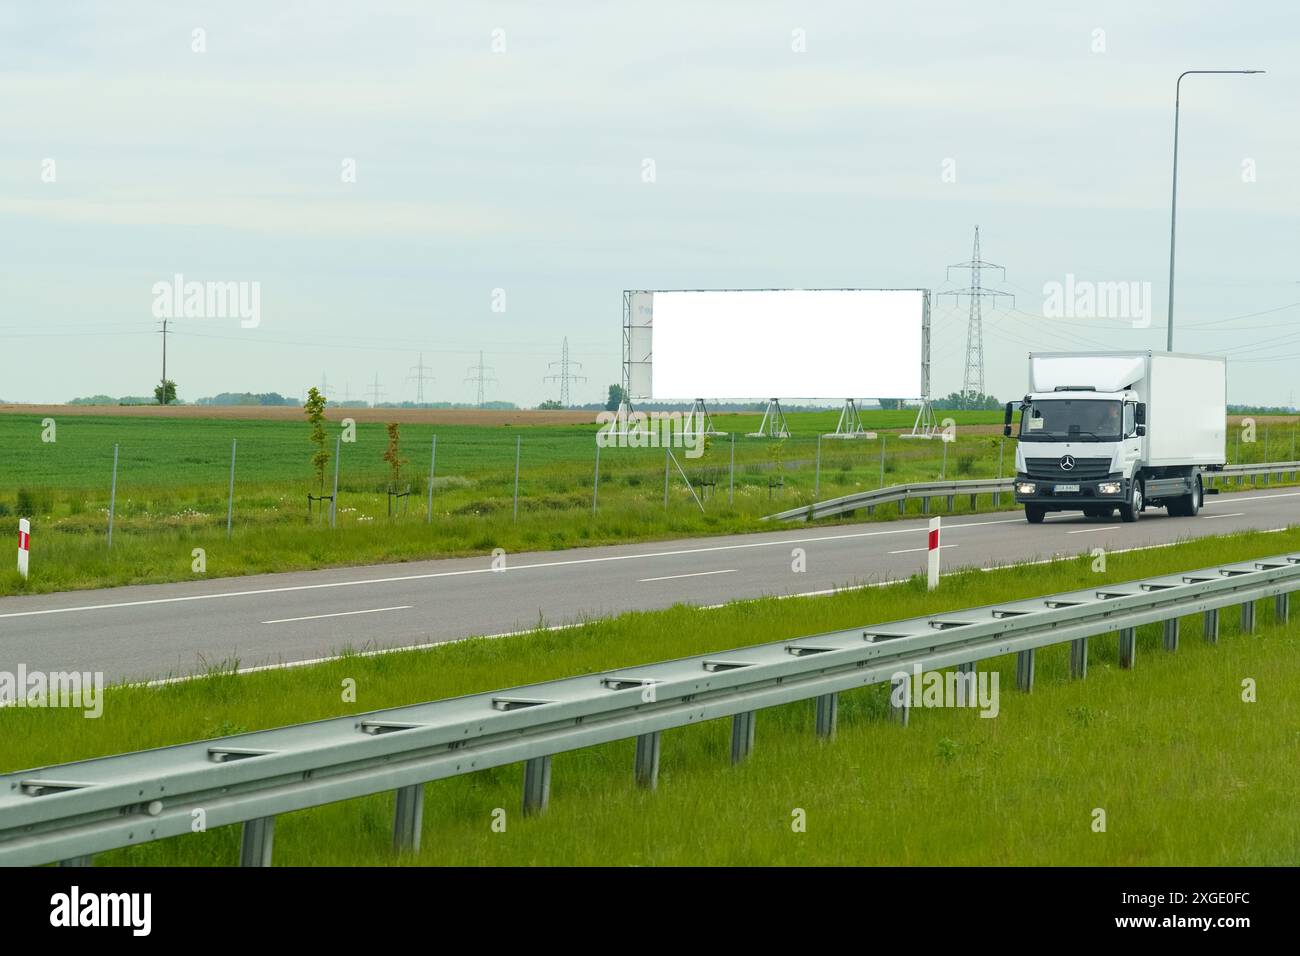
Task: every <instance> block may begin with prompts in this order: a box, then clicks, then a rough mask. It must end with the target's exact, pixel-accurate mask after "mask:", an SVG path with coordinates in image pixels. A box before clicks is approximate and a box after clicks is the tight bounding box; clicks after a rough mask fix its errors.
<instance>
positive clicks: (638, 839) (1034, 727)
mask: <svg viewBox="0 0 1300 956" xmlns="http://www.w3.org/2000/svg"><path fill="white" fill-rule="evenodd" d="M1296 549H1300V529H1291V530H1288V531H1286V532H1281V533H1274V534H1267V533H1250V534H1243V535H1234V536H1228V537H1223V538H1216V539H1205V540H1198V541H1191V542H1186V543H1181V544H1178V545H1174V546H1172V547H1165V548H1159V549H1153V550H1149V551H1141V552H1131V553H1127V554H1121V555H1114V556H1111V557H1110V558H1109V561H1108V566H1107V570H1106V571H1105V572H1104V573H1100V574H1098V573H1094V572H1092V570H1091V558H1087V557H1085V558H1080V559H1072V560H1067V561H1062V562H1058V563H1054V564H1048V565H1038V566H1034V567H1022V568H1012V569H1006V570H999V571H993V572H986V573H985V572H978V571H971V572H966V573H962V574H958V575H954V576H952V577H948V578H945V579H944V582H943V587H942V588H941V590H939V591H938V592H935V593H933V594H930V593H928V592H926V591H925V590H924V584H923V582H921V581H920V580H919V579H915V580H913V581H910V582H907V583H903V584H899V585H895V586H891V587H886V588H871V589H862V590H856V591H847V592H842V593H839V594H836V595H833V596H828V597H817V598H797V599H788V600H775V599H764V600H758V601H747V602H741V603H738V604H734V605H728V606H726V607H723V608H717V609H709V610H701V609H697V608H691V607H676V608H672V609H669V610H666V611H656V612H644V613H633V614H626V615H623V616H620V617H618V618H615V619H612V620H608V621H600V622H592V623H590V624H587V625H584V626H582V627H578V628H573V629H569V630H562V631H553V632H545V631H542V632H538V633H535V634H529V635H524V636H520V637H511V638H500V639H493V640H484V639H478V640H470V641H465V642H460V643H456V644H452V645H445V646H441V647H438V648H434V649H430V650H424V651H411V652H403V653H394V654H387V655H380V656H368V657H362V656H357V655H348V656H344V657H343V658H341V659H339V660H337V661H332V662H329V663H327V664H322V665H317V666H313V667H307V668H301V669H291V670H281V671H269V672H261V673H257V674H252V675H246V676H236V675H233V674H231V673H228V672H217V673H214V674H212V675H209V676H207V677H205V678H202V679H199V680H195V681H191V682H187V683H181V684H174V685H168V686H164V687H159V688H142V687H131V688H118V689H114V690H112V691H110V692H109V696H108V698H107V701H106V704H105V710H104V716H103V717H102V718H100V719H99V720H86V719H84V718H82V717H81V716H80V713H79V712H75V711H59V710H35V709H32V710H20V709H15V708H5V709H0V741H3V744H2V745H0V769H3V770H14V769H19V768H22V767H30V766H38V765H45V764H51V763H59V762H64V761H68V760H74V759H82V758H87V757H92V756H98V755H103V754H110V753H117V752H122V751H126V750H133V749H142V748H146V747H157V746H163V745H166V744H170V743H176V742H181V741H185V740H192V739H200V738H208V737H215V736H221V735H226V734H232V733H237V732H241V731H244V730H254V729H260V728H265V727H273V726H279V725H283V724H287V723H293V722H298V721H306V720H314V719H318V718H323V717H330V716H339V715H343V714H348V713H358V712H361V711H367V710H373V709H378V708H383V707H391V706H398V705H402V704H410V703H415V702H419V701H423V700H431V699H436V698H441V697H448V696H454V695H458V694H465V693H471V692H477V691H484V690H489V689H493V688H499V687H506V686H511V685H514V684H522V683H527V682H532V681H539V680H547V679H551V678H557V677H564V676H571V675H574V674H581V673H590V672H594V671H600V670H605V669H609V668H613V667H621V666H626V665H630V664H636V663H644V662H647V661H652V660H663V659H667V658H672V657H678V656H682V655H686V654H695V653H704V652H709V651H720V650H722V649H724V648H727V647H737V646H743V645H746V644H753V643H760V642H764V641H772V640H779V639H782V638H788V637H794V636H799V635H806V634H812V633H816V632H820V631H826V630H832V629H836V628H842V627H849V626H854V625H861V624H868V623H880V622H884V621H888V620H892V619H899V618H904V617H909V616H914V615H918V614H924V613H937V612H941V611H944V610H950V609H954V608H961V607H969V606H974V605H980V604H987V603H992V602H996V601H1002V600H1010V599H1014V598H1022V597H1026V596H1031V595H1035V594H1044V593H1050V592H1053V591H1061V590H1068V589H1072V588H1079V587H1088V586H1093V585H1097V584H1101V583H1105V582H1112V581H1121V580H1126V579H1129V578H1133V577H1137V576H1141V575H1150V574H1158V573H1167V572H1173V571H1177V570H1186V569H1191V568H1195V567H1199V566H1203V565H1209V564H1214V563H1218V562H1223V561H1232V560H1244V559H1247V558H1252V557H1261V556H1265V555H1271V554H1277V553H1281V552H1285V551H1288V550H1296ZM1297 630H1298V629H1297V626H1296V625H1295V624H1294V623H1293V624H1291V625H1290V626H1279V625H1277V624H1276V623H1275V622H1274V621H1273V619H1272V605H1271V603H1269V602H1262V606H1261V607H1260V610H1259V623H1258V630H1257V632H1256V633H1255V634H1253V635H1249V636H1246V635H1242V634H1240V633H1239V632H1238V629H1237V621H1236V617H1235V615H1225V620H1224V628H1223V636H1222V640H1221V643H1220V644H1219V645H1218V646H1209V645H1206V644H1205V643H1203V642H1202V641H1201V640H1200V623H1199V620H1198V619H1196V618H1189V619H1187V620H1185V621H1184V626H1183V641H1182V648H1181V649H1180V651H1179V652H1178V654H1176V655H1170V654H1167V653H1165V652H1164V651H1163V650H1161V649H1160V634H1159V627H1158V626H1151V627H1146V628H1142V629H1140V631H1139V639H1138V647H1139V650H1138V664H1137V668H1136V670H1134V671H1121V670H1120V669H1119V668H1118V667H1117V666H1115V663H1114V662H1115V659H1116V655H1117V648H1116V642H1115V640H1114V638H1113V637H1108V638H1099V639H1094V640H1093V641H1091V642H1090V663H1089V676H1088V679H1087V681H1085V682H1071V681H1069V679H1068V664H1067V650H1066V648H1065V647H1060V648H1051V649H1047V650H1044V651H1043V652H1040V660H1039V663H1038V674H1037V685H1036V688H1035V691H1034V693H1033V694H1032V695H1027V696H1026V695H1023V694H1018V693H1016V692H1015V691H1014V689H1013V688H1014V679H1013V669H1014V662H1013V660H1012V659H1011V658H1000V659H997V660H994V661H991V662H987V664H986V665H982V667H986V668H994V669H996V670H997V671H998V673H999V675H1000V680H1001V686H1002V688H1003V698H1002V705H1001V712H1000V715H999V716H998V717H997V718H995V719H981V718H979V717H978V716H977V714H976V713H975V712H974V711H971V710H961V711H956V710H918V711H916V712H914V713H913V720H912V724H911V726H910V727H908V728H906V729H902V728H899V727H896V726H894V725H892V724H889V723H887V722H886V721H884V720H883V719H881V717H882V715H883V714H884V712H885V708H886V692H885V689H884V688H871V689H865V690H862V691H856V692H853V693H846V694H844V695H842V696H841V705H840V729H839V734H838V737H837V739H836V740H835V741H834V742H832V743H830V744H823V743H819V742H818V741H817V740H816V739H815V738H814V737H813V735H812V720H813V717H812V705H811V702H807V703H803V704H798V705H791V706H787V707H780V708H774V709H771V710H765V711H763V712H762V713H761V714H760V715H759V718H758V743H757V750H756V752H755V754H754V755H753V757H752V758H751V759H750V760H749V761H748V762H747V763H745V764H744V765H741V766H739V767H734V768H733V767H728V766H727V752H728V742H729V732H730V728H729V725H728V723H727V722H726V721H714V722H712V723H710V724H706V725H701V726H698V727H691V728H684V729H681V730H675V731H672V732H669V733H668V734H666V735H665V738H664V751H663V760H662V765H661V776H660V784H659V790H658V791H657V792H655V793H649V794H647V793H641V792H638V791H636V790H635V789H634V788H633V786H632V781H631V760H632V742H631V741H623V742H619V743H615V744H610V745H606V746H601V747H595V748H591V749H588V750H584V751H579V752H575V753H570V754H562V755H559V756H557V758H556V759H555V766H554V777H553V779H554V783H553V792H552V805H551V810H550V812H549V813H547V814H546V815H545V816H543V817H540V818H533V819H528V820H524V819H523V818H522V817H520V816H519V814H518V806H519V789H520V781H521V776H522V773H521V769H520V767H519V766H518V765H516V766H513V767H506V768H499V769H496V770H490V771H484V772H481V773H478V774H475V775H473V776H468V777H462V778H458V779H453V780H446V781H440V782H438V783H435V784H430V785H429V787H428V788H427V793H426V800H425V820H424V840H423V842H424V847H425V849H424V851H423V852H422V853H421V854H420V855H419V856H416V857H410V858H404V859H401V860H398V859H396V858H394V857H393V856H392V855H391V852H390V850H389V840H390V836H389V828H390V826H391V812H392V805H393V798H392V795H391V794H385V795H379V796H375V797H370V798H366V799H362V800H355V801H348V802H345V803H341V804H336V805H332V806H328V807H322V808H317V809H315V810H309V811H304V812H302V813H297V814H291V815H287V816H285V817H283V818H281V819H280V821H279V822H278V823H277V829H276V860H277V863H280V864H302V865H306V864H315V865H319V864H341V865H346V864H385V863H394V862H404V863H419V864H520V865H527V864H542V863H546V864H583V863H602V864H611V863H613V864H704V863H716V864H786V863H790V864H796V863H797V864H832V863H839V864H891V865H892V864H987V863H1003V864H1066V863H1070V864H1103V865H1193V864H1194V865H1227V864H1259V865H1266V864H1271V865H1282V864H1292V865H1293V864H1294V863H1295V856H1294V847H1295V846H1297V845H1298V844H1300V814H1296V813H1294V812H1292V811H1290V810H1288V809H1286V808H1287V807H1289V806H1290V805H1291V802H1292V800H1291V797H1292V795H1293V794H1294V793H1295V791H1296V787H1297V785H1300V765H1297V764H1296V762H1295V760H1294V753H1295V748H1296V746H1297V743H1300V695H1297V694H1295V693H1294V687H1295V686H1296V684H1297V678H1300V656H1298V655H1297V653H1296V644H1295V637H1296V634H1297ZM347 678H351V679H352V680H355V681H356V686H357V691H358V700H357V703H356V704H345V703H343V702H342V701H341V694H340V688H341V686H342V682H343V681H344V680H345V679H347ZM1248 678H1249V679H1251V680H1253V681H1255V683H1256V685H1257V688H1258V702H1257V703H1246V702H1244V701H1243V699H1242V682H1243V681H1244V680H1246V679H1248ZM497 808H501V809H504V810H505V811H506V820H507V828H506V832H505V833H497V832H494V831H493V830H492V828H491V823H492V820H493V811H494V810H496V809H497ZM796 809H801V810H803V811H805V812H806V819H807V831H806V832H803V833H796V832H794V831H793V830H792V828H791V822H792V819H793V818H792V813H793V811H795V810H796ZM1097 809H1102V810H1104V811H1105V812H1106V816H1107V830H1106V832H1105V833H1096V832H1094V831H1093V828H1092V823H1093V819H1094V811H1095V810H1097ZM238 840H239V834H238V830H237V828H233V827H227V828H222V829H219V830H214V831H211V832H208V833H203V834H195V835H191V836H187V837H184V838H178V839H173V840H167V841H162V842H159V843H157V844H150V845H146V846H141V847H135V848H131V849H128V850H121V851H115V852H113V853H107V854H103V855H102V856H101V857H100V858H99V859H100V861H101V862H103V863H119V864H121V863H130V864H154V865H201V864H232V863H234V862H235V860H236V859H237V857H238Z"/></svg>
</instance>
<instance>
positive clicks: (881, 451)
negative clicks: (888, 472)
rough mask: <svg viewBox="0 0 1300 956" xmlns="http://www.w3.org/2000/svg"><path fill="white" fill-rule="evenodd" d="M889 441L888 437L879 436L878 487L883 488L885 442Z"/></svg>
mask: <svg viewBox="0 0 1300 956" xmlns="http://www.w3.org/2000/svg"><path fill="white" fill-rule="evenodd" d="M888 440H889V436H888V435H884V434H882V435H881V436H880V487H881V488H883V487H885V442H886V441H888Z"/></svg>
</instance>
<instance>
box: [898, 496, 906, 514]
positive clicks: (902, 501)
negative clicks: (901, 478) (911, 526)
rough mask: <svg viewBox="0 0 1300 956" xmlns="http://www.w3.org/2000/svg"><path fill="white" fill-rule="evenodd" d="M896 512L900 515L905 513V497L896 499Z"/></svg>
mask: <svg viewBox="0 0 1300 956" xmlns="http://www.w3.org/2000/svg"><path fill="white" fill-rule="evenodd" d="M898 513H899V514H900V515H902V514H907V499H906V498H899V499H898Z"/></svg>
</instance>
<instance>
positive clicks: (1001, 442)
mask: <svg viewBox="0 0 1300 956" xmlns="http://www.w3.org/2000/svg"><path fill="white" fill-rule="evenodd" d="M1006 444H1007V436H1006V435H1003V436H1002V437H1001V438H999V439H998V480H999V481H1001V480H1002V450H1003V449H1004V448H1005V447H1006ZM1001 505H1002V492H1000V491H995V492H993V507H994V508H998V507H1001Z"/></svg>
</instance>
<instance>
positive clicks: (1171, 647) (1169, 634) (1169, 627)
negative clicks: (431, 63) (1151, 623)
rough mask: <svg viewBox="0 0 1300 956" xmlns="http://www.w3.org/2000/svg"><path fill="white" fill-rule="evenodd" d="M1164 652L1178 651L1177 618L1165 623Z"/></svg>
mask: <svg viewBox="0 0 1300 956" xmlns="http://www.w3.org/2000/svg"><path fill="white" fill-rule="evenodd" d="M1165 650H1167V651H1176V650H1178V618H1176V617H1171V618H1170V619H1169V620H1167V621H1165Z"/></svg>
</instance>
